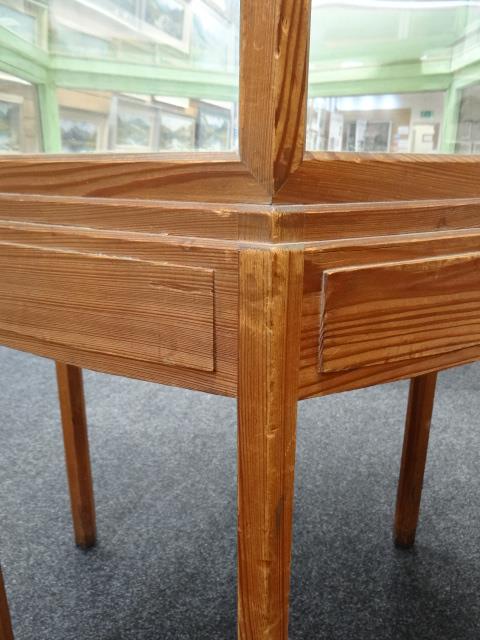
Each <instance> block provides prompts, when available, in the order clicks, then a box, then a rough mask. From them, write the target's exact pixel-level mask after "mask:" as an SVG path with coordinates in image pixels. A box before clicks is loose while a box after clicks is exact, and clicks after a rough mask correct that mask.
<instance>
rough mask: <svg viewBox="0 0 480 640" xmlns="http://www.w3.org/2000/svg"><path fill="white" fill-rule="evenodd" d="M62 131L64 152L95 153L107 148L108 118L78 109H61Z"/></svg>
mask: <svg viewBox="0 0 480 640" xmlns="http://www.w3.org/2000/svg"><path fill="white" fill-rule="evenodd" d="M60 133H61V137H62V151H63V152H64V153H94V152H98V151H106V150H107V148H108V147H107V136H108V126H107V118H106V117H105V116H104V115H102V114H96V113H92V112H90V111H82V110H76V109H65V108H63V109H60Z"/></svg>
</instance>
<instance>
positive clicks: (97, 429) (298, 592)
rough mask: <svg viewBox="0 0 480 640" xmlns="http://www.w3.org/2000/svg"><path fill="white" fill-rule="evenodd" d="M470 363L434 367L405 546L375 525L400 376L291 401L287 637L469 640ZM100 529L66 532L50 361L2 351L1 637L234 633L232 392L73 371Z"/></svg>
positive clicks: (476, 492) (385, 507) (479, 560)
mask: <svg viewBox="0 0 480 640" xmlns="http://www.w3.org/2000/svg"><path fill="white" fill-rule="evenodd" d="M479 374H480V365H473V366H470V367H464V368H460V369H456V370H452V371H449V372H445V373H443V374H442V375H441V376H440V381H439V389H438V394H437V395H438V398H437V403H436V409H435V413H434V417H433V426H432V436H431V441H430V453H429V460H428V465H427V473H426V481H425V489H424V501H423V509H422V516H421V524H420V527H419V531H418V536H417V545H416V549H415V551H413V552H405V551H399V550H396V549H395V548H394V547H393V545H392V542H391V525H392V516H393V507H394V500H395V490H396V481H397V474H398V466H399V461H400V452H401V441H402V432H403V419H404V412H405V406H406V394H407V383H405V382H402V383H398V384H392V385H387V386H381V387H375V388H372V389H365V390H362V391H356V392H351V393H348V394H341V395H337V396H331V397H328V398H323V399H317V400H310V401H307V402H304V403H302V404H301V405H300V411H299V429H298V464H297V484H296V496H297V497H296V509H295V532H294V553H293V577H292V597H291V602H292V613H291V631H290V637H291V638H292V639H295V640H303V639H309V640H310V639H315V640H316V639H319V640H323V639H325V640H340V639H341V640H403V639H408V640H463V639H468V640H478V638H480V508H479V507H480V474H479V462H480V424H479V421H480V393H479V389H480V375H479ZM85 383H86V395H87V402H88V405H87V409H88V417H89V424H90V442H91V453H92V464H93V470H94V482H95V490H96V501H97V517H98V530H99V541H98V546H97V547H96V549H94V550H91V551H89V552H87V553H85V552H82V551H80V550H78V549H76V548H75V547H74V545H73V543H72V533H71V524H70V515H69V504H68V497H67V489H66V480H65V471H64V466H63V449H62V440H61V433H60V426H59V411H58V406H57V398H56V387H55V378H54V365H53V363H52V362H49V361H48V360H43V359H40V358H35V357H32V356H29V355H25V354H21V353H18V352H14V351H10V350H7V349H0V557H1V561H2V564H3V568H4V573H5V580H6V586H7V590H8V593H9V597H10V600H11V610H12V617H13V623H14V626H15V630H16V639H17V640H123V639H126V638H128V639H132V640H157V639H158V640H168V639H183V638H185V639H186V638H188V639H195V640H197V639H198V640H203V639H206V640H217V639H222V640H225V639H227V640H233V638H234V637H235V557H236V551H235V526H236V525H235V492H236V488H235V474H236V469H235V465H236V462H235V402H234V401H233V400H229V399H225V398H218V397H214V396H208V395H204V394H200V393H193V392H188V391H183V390H178V389H171V388H167V387H161V386H158V385H153V384H149V383H144V382H137V381H132V380H127V379H125V378H115V377H110V376H105V375H100V374H96V373H90V372H87V373H86V374H85Z"/></svg>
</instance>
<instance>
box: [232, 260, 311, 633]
mask: <svg viewBox="0 0 480 640" xmlns="http://www.w3.org/2000/svg"><path fill="white" fill-rule="evenodd" d="M302 287H303V254H302V252H301V251H288V250H285V249H282V250H277V249H275V250H265V251H258V250H246V251H242V252H241V253H240V326H239V382H238V384H239V390H238V638H240V639H241V640H267V639H268V640H287V637H288V597H289V587H290V554H291V542H292V510H293V487H294V466H295V430H296V413H297V397H298V368H299V350H300V321H301V306H302Z"/></svg>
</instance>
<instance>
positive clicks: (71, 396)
mask: <svg viewBox="0 0 480 640" xmlns="http://www.w3.org/2000/svg"><path fill="white" fill-rule="evenodd" d="M56 370H57V383H58V395H59V399H60V411H61V416H62V427H63V441H64V446H65V459H66V465H67V478H68V487H69V491H70V503H71V509H72V518H73V527H74V533H75V543H76V544H77V545H78V546H79V547H82V548H84V549H86V548H88V547H92V546H93V545H94V544H95V541H96V525H95V502H94V497H93V481H92V471H91V468H90V453H89V447H88V430H87V415H86V411H85V397H84V392H83V379H82V370H81V369H79V368H77V367H72V366H70V365H67V364H63V363H61V362H57V363H56Z"/></svg>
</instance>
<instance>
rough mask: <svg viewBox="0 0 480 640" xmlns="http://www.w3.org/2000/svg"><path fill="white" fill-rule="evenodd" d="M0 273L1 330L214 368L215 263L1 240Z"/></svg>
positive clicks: (118, 353)
mask: <svg viewBox="0 0 480 640" xmlns="http://www.w3.org/2000/svg"><path fill="white" fill-rule="evenodd" d="M0 273H1V278H0V333H3V334H5V333H6V332H8V334H9V335H18V336H22V337H24V336H26V337H29V338H32V339H34V340H37V341H41V342H42V343H45V344H56V345H65V346H68V347H72V348H76V349H81V350H82V351H84V352H94V353H100V354H104V355H109V356H117V357H123V358H128V359H130V360H137V361H140V362H142V363H155V364H164V365H175V366H180V367H185V368H189V369H196V370H200V371H208V372H210V371H213V370H214V272H213V270H212V269H208V268H201V267H191V266H183V265H175V264H169V263H163V262H156V261H153V260H143V259H136V258H130V257H115V256H111V255H110V256H109V255H102V254H98V253H86V252H85V253H83V252H78V251H74V250H66V249H54V248H36V247H32V246H28V247H27V246H22V245H17V244H13V243H3V242H2V243H0ZM43 351H45V350H43Z"/></svg>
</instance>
